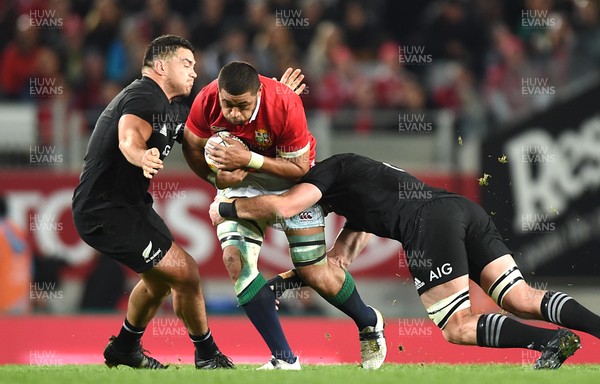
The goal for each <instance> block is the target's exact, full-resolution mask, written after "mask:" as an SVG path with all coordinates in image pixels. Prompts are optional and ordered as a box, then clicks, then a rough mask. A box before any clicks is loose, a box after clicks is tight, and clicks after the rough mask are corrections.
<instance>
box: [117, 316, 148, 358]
mask: <svg viewBox="0 0 600 384" xmlns="http://www.w3.org/2000/svg"><path fill="white" fill-rule="evenodd" d="M145 330H146V327H136V326H135V325H131V323H130V322H129V321H128V320H127V318H125V321H124V322H123V326H121V331H120V332H119V335H118V336H117V338H116V339H115V341H114V342H113V345H114V346H115V348H117V349H118V350H120V351H123V352H130V351H134V350H136V349H137V348H138V347H139V346H140V340H141V338H142V336H143V335H144V331H145Z"/></svg>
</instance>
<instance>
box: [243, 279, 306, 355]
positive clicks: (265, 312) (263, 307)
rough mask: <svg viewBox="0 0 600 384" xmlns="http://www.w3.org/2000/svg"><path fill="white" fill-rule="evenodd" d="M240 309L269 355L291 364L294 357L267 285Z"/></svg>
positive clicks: (273, 297) (273, 296)
mask: <svg viewBox="0 0 600 384" xmlns="http://www.w3.org/2000/svg"><path fill="white" fill-rule="evenodd" d="M242 308H244V311H246V315H247V316H248V318H249V319H250V321H252V324H254V327H255V328H256V329H257V330H258V332H259V333H260V335H261V336H262V338H263V339H264V340H265V343H267V346H268V347H269V349H270V350H271V354H272V355H273V356H274V357H275V358H277V359H279V360H284V361H286V362H288V363H290V364H293V363H294V362H295V361H296V356H295V355H294V353H293V352H292V350H291V349H290V345H289V344H288V342H287V339H286V338H285V334H284V333H283V329H282V328H281V323H280V322H279V318H278V317H277V313H276V311H275V295H274V294H273V291H271V288H270V287H269V285H268V284H265V285H263V286H262V288H260V290H259V291H258V293H257V294H256V295H255V296H254V297H253V298H252V299H251V300H250V301H249V302H248V303H246V304H244V305H242Z"/></svg>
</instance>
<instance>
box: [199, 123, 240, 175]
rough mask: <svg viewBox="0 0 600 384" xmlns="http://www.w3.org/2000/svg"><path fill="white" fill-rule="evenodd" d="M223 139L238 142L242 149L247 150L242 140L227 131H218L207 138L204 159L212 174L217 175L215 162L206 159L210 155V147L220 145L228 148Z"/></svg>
mask: <svg viewBox="0 0 600 384" xmlns="http://www.w3.org/2000/svg"><path fill="white" fill-rule="evenodd" d="M224 137H227V138H230V139H233V140H236V141H239V142H240V143H242V145H243V146H244V148H246V149H248V146H247V145H246V143H244V142H243V141H242V139H240V138H239V137H237V136H235V135H233V134H231V133H230V132H227V131H220V132H217V133H215V134H214V135H212V136H211V137H209V138H208V141H207V142H206V146H205V147H204V159H205V160H206V164H208V167H209V168H210V170H211V171H213V172H214V173H217V171H218V170H219V168H217V164H215V162H214V161H212V160H211V159H210V158H209V157H208V155H209V154H210V148H211V147H215V146H217V145H222V146H224V147H227V146H228V144H227V142H226V141H225V140H223V138H224Z"/></svg>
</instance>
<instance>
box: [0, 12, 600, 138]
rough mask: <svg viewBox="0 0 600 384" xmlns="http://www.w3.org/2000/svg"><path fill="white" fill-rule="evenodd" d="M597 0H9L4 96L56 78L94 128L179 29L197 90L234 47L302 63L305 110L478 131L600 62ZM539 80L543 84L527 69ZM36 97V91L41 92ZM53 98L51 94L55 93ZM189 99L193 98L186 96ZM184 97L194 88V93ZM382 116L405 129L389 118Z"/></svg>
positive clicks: (270, 68)
mask: <svg viewBox="0 0 600 384" xmlns="http://www.w3.org/2000/svg"><path fill="white" fill-rule="evenodd" d="M599 5H600V1H598V0H419V1H398V0H368V1H366V0H248V1H243V0H171V1H167V0H120V1H117V0H96V1H85V0H47V1H42V0H4V1H3V2H2V3H0V58H1V60H0V101H1V100H12V101H14V100H27V99H35V101H36V102H40V103H43V101H44V100H43V99H44V97H40V95H32V94H31V91H30V82H29V80H30V79H31V78H37V79H40V78H41V79H54V80H53V81H54V82H53V84H54V85H57V84H58V85H60V86H61V95H60V96H61V98H62V99H63V100H67V102H68V103H69V107H70V108H76V109H80V110H83V111H85V116H86V119H85V120H86V124H87V129H89V130H91V129H93V126H94V124H95V120H96V118H97V116H98V115H99V113H100V112H101V111H102V109H103V108H104V107H105V106H106V104H107V103H108V102H109V101H110V100H111V99H112V98H113V97H114V96H115V95H116V94H117V93H118V92H119V91H120V89H121V88H122V87H123V86H125V85H127V84H128V83H129V82H131V81H132V80H133V79H135V78H138V77H139V76H140V67H141V62H142V57H143V54H144V51H145V48H146V46H147V44H148V43H149V42H150V41H151V40H152V39H153V38H155V37H157V36H159V35H162V34H177V35H180V36H183V37H185V38H187V39H189V40H190V41H191V42H192V43H193V45H194V46H195V47H196V49H197V51H196V60H197V65H196V72H197V73H198V78H197V80H196V85H195V91H194V92H193V93H192V96H191V98H193V95H194V94H195V93H196V92H197V91H198V90H199V89H200V88H202V87H203V86H204V85H206V84H207V83H208V82H210V81H211V80H213V79H214V78H216V76H217V74H218V71H219V69H220V67H221V66H222V65H224V64H225V63H227V62H229V61H232V60H245V61H248V62H250V63H252V64H254V65H255V66H256V67H257V69H258V71H259V72H260V73H261V74H263V75H266V76H278V75H280V74H281V73H282V72H283V71H284V70H285V69H286V68H287V67H295V68H301V69H302V70H303V72H304V73H305V74H306V76H307V77H306V83H307V84H308V88H307V90H305V93H304V94H303V95H302V96H303V101H304V103H305V106H306V108H307V109H320V110H323V111H326V112H327V113H330V114H335V113H338V112H340V111H343V110H348V109H349V110H354V111H355V112H356V111H358V112H359V113H358V115H357V116H358V118H357V119H355V121H354V122H352V123H351V124H347V125H346V126H344V127H342V129H345V130H347V131H354V132H359V133H370V132H374V131H377V130H381V129H386V128H385V127H383V128H382V127H379V126H378V125H377V124H376V122H375V120H376V119H374V116H375V115H376V114H377V111H378V110H381V109H392V110H398V111H422V110H428V109H437V108H445V109H450V110H452V111H453V112H455V116H456V117H457V122H458V124H459V127H460V129H461V131H462V134H463V135H465V136H468V135H472V136H478V137H483V136H485V135H488V134H489V133H490V131H492V130H494V129H501V127H502V126H506V124H507V123H510V121H511V120H514V119H516V118H519V117H521V116H523V115H525V114H527V113H530V112H531V111H533V110H536V109H537V108H541V107H544V106H547V105H548V104H550V103H551V102H552V99H553V98H554V97H556V96H557V95H559V94H560V92H562V91H563V90H565V89H567V85H568V84H572V83H573V82H576V81H577V80H580V79H584V78H585V77H584V76H585V75H586V74H588V73H591V72H594V71H597V69H598V68H600V22H599V17H600V11H599V9H600V6H599ZM530 78H536V79H539V80H542V82H543V84H544V85H545V86H546V89H550V90H551V92H546V94H545V95H542V96H543V97H527V96H526V95H524V94H523V93H524V92H523V90H522V87H523V79H530ZM33 96H35V97H33ZM48 97H56V95H50V96H48ZM191 98H190V100H191ZM188 101H189V100H188ZM387 129H397V125H389V126H388V127H387Z"/></svg>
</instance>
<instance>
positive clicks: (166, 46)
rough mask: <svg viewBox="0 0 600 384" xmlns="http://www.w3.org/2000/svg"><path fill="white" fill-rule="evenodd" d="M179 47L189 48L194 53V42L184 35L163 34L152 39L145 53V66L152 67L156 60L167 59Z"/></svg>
mask: <svg viewBox="0 0 600 384" xmlns="http://www.w3.org/2000/svg"><path fill="white" fill-rule="evenodd" d="M179 48H185V49H189V50H190V51H192V53H194V46H193V45H192V43H190V42H189V41H187V40H186V39H184V38H183V37H180V36H176V35H162V36H159V37H157V38H156V39H154V40H152V41H151V42H150V44H149V45H148V48H146V54H145V55H144V64H143V66H144V67H152V65H153V64H154V60H157V59H160V60H165V59H168V58H170V57H171V56H173V54H174V53H175V51H177V50H178V49H179Z"/></svg>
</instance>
